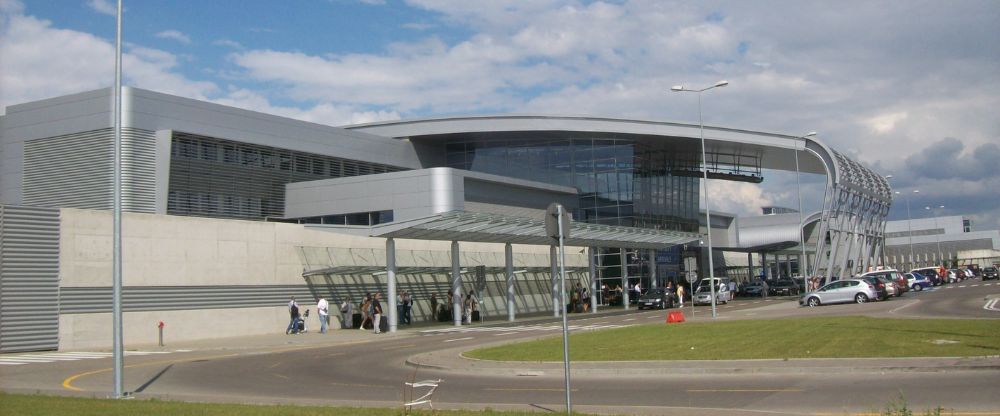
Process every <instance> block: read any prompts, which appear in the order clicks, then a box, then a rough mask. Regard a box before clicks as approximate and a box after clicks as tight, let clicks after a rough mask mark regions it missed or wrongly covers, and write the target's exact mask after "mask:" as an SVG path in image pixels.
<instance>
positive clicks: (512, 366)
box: [406, 348, 1000, 377]
mask: <svg viewBox="0 0 1000 416" xmlns="http://www.w3.org/2000/svg"><path fill="white" fill-rule="evenodd" d="M462 350H465V348H453V349H449V350H440V351H434V352H429V353H424V354H417V355H413V356H410V357H408V358H407V359H406V365H408V366H410V367H418V368H429V369H434V370H437V371H443V372H460V373H468V372H470V371H484V372H488V373H490V374H495V375H506V376H519V377H544V376H560V377H561V376H562V374H563V371H564V369H563V363H562V362H501V361H486V360H477V359H470V358H465V357H462V356H461V355H460V353H461V351H462ZM859 361H860V362H859ZM845 364H847V365H845ZM571 367H572V368H571V369H570V372H571V374H572V375H579V376H605V377H606V376H643V375H646V376H669V375H733V374H808V373H823V374H862V373H864V374H871V373H940V372H954V371H1000V357H998V356H984V357H935V358H830V359H788V360H785V359H768V360H732V361H600V362H575V363H573V364H572V366H571Z"/></svg>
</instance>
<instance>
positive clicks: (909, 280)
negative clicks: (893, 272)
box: [905, 273, 934, 292]
mask: <svg viewBox="0 0 1000 416" xmlns="http://www.w3.org/2000/svg"><path fill="white" fill-rule="evenodd" d="M905 276H906V284H907V285H909V287H910V289H912V290H913V291H915V292H919V291H921V290H924V289H927V288H928V287H931V286H934V283H931V281H930V279H928V278H927V276H924V275H922V274H920V273H906V275H905Z"/></svg>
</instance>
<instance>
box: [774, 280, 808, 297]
mask: <svg viewBox="0 0 1000 416" xmlns="http://www.w3.org/2000/svg"><path fill="white" fill-rule="evenodd" d="M768 292H769V293H768V294H770V295H775V296H793V295H798V294H799V293H800V291H799V286H798V285H796V284H795V281H794V280H792V279H778V280H775V281H774V282H772V283H771V284H770V286H769V287H768Z"/></svg>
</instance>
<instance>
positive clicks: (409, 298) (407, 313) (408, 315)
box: [403, 291, 413, 325]
mask: <svg viewBox="0 0 1000 416" xmlns="http://www.w3.org/2000/svg"><path fill="white" fill-rule="evenodd" d="M412 311H413V295H411V294H410V293H409V292H406V291H404V292H403V319H404V320H405V321H406V324H407V325H412V324H413V314H412Z"/></svg>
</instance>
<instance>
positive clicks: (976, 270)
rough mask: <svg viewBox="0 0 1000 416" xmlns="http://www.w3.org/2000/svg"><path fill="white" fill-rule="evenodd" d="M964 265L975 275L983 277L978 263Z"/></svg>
mask: <svg viewBox="0 0 1000 416" xmlns="http://www.w3.org/2000/svg"><path fill="white" fill-rule="evenodd" d="M964 267H965V269H966V270H969V271H971V272H972V274H973V275H974V276H975V277H983V269H982V268H981V267H979V265H978V264H967V265H965V266H964Z"/></svg>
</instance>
